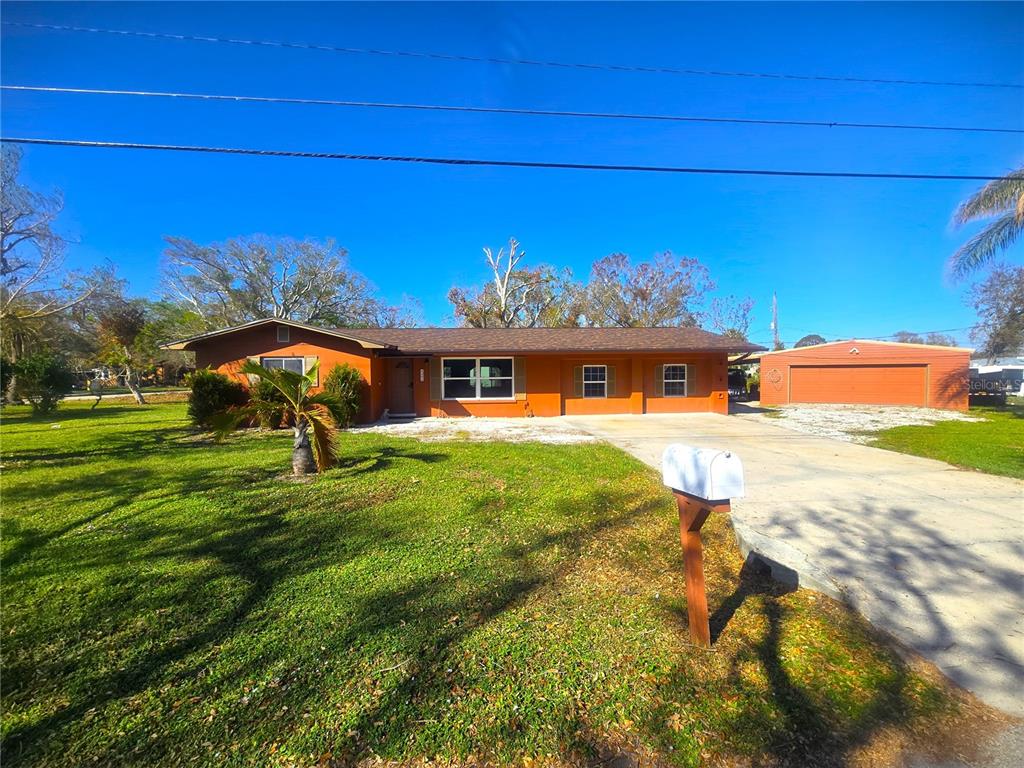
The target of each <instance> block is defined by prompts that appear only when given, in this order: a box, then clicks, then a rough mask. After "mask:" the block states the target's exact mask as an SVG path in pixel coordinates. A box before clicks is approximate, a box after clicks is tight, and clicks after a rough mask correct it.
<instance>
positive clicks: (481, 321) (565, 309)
mask: <svg viewBox="0 0 1024 768" xmlns="http://www.w3.org/2000/svg"><path fill="white" fill-rule="evenodd" d="M484 256H485V257H486V260H487V266H488V267H489V269H490V271H491V278H490V280H489V281H488V282H487V283H486V284H485V285H484V287H483V288H460V287H457V286H456V287H453V288H452V289H451V290H450V291H448V301H450V302H451V304H452V308H453V311H454V313H455V317H456V318H457V319H458V320H459V321H460V322H461V323H462V324H463V325H468V326H471V327H474V328H535V327H545V326H546V327H562V326H572V325H576V324H577V321H578V315H579V313H578V309H577V291H576V289H575V285H574V283H573V281H572V273H571V272H570V271H568V270H565V271H564V272H562V273H561V274H559V273H557V272H556V271H555V269H554V268H553V267H549V266H547V265H540V266H537V267H527V266H525V265H524V264H523V258H524V257H525V256H526V251H524V250H522V249H521V248H520V247H519V241H518V240H516V239H515V238H509V241H508V250H507V251H506V249H505V248H500V249H498V252H497V253H494V251H493V250H492V249H491V248H484Z"/></svg>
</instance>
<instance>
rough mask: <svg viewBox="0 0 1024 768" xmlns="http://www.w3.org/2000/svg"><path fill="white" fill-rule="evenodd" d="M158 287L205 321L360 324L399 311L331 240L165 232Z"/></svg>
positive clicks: (211, 325)
mask: <svg viewBox="0 0 1024 768" xmlns="http://www.w3.org/2000/svg"><path fill="white" fill-rule="evenodd" d="M166 240H167V244H168V247H167V249H166V250H165V251H164V269H163V292H164V295H165V297H166V298H167V299H169V300H172V301H177V302H183V303H184V304H185V305H186V306H187V307H188V308H189V309H190V310H191V311H192V312H194V313H195V314H196V315H197V316H198V317H199V318H201V320H202V322H203V324H204V325H205V326H206V327H207V328H217V327H224V326H231V325H240V324H242V323H245V322H249V321H251V320H257V319H260V318H264V317H280V318H288V319H290V320H298V321H299V322H304V323H311V324H314V325H325V326H336V327H343V326H348V327H358V326H363V327H366V326H375V325H379V324H380V323H381V322H382V320H383V321H385V322H388V321H389V320H390V319H391V318H399V317H400V316H401V311H400V310H399V309H398V308H393V307H388V306H387V305H386V304H384V303H383V302H381V301H380V300H379V299H377V298H376V297H375V296H374V295H373V287H372V286H371V285H370V283H369V281H368V280H367V279H366V278H365V277H363V276H362V275H361V274H359V273H358V272H356V271H354V270H352V269H351V268H350V267H349V266H348V259H347V256H348V254H347V252H346V251H345V249H344V248H341V247H340V246H338V245H336V244H335V243H334V242H333V241H331V240H327V241H325V242H317V241H314V240H294V239H292V238H268V237H264V236H253V237H242V238H234V239H231V240H228V241H226V242H224V243H214V244H212V245H205V246H204V245H199V244H198V243H194V242H192V241H191V240H187V239H185V238H179V237H168V238H166Z"/></svg>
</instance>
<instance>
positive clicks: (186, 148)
mask: <svg viewBox="0 0 1024 768" xmlns="http://www.w3.org/2000/svg"><path fill="white" fill-rule="evenodd" d="M0 142H7V143H9V144H42V145H47V146H61V147H90V148H102V149H148V150H159V151H167V152H209V153H218V154H226V155H257V156H261V157H301V158H307V159H311V160H368V161H374V162H392V163H423V164H429V165H462V166H490V167H497V168H555V169H563V170H574V171H636V172H643V173H681V174H709V175H721V176H795V177H802V178H839V179H917V180H923V181H996V180H998V179H1000V178H1002V177H1001V176H973V175H959V174H940V173H860V172H853V171H794V170H775V169H761V168H691V167H679V166H664V165H613V164H603V163H558V162H544V161H535V160H481V159H474V158H454V157H419V156H412V155H368V154H351V153H347V152H303V151H299V150H287V149H250V148H245V147H208V146H195V145H182V144H143V143H138V142H127V141H84V140H79V139H40V138H29V137H15V136H3V137H0Z"/></svg>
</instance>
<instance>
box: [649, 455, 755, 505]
mask: <svg viewBox="0 0 1024 768" xmlns="http://www.w3.org/2000/svg"><path fill="white" fill-rule="evenodd" d="M661 474H662V478H663V479H664V482H665V485H667V486H668V487H669V488H672V489H673V490H676V491H682V492H683V493H686V494H689V495H690V496H696V497H698V498H701V499H710V500H715V501H717V500H725V499H738V498H741V497H742V496H743V492H744V485H743V464H742V462H740V458H739V456H737V455H736V454H735V453H731V452H729V451H719V450H716V449H714V448H694V447H692V446H689V445H682V444H681V443H673V444H672V445H670V446H668V447H667V448H666V449H665V452H664V453H663V454H662V457H661Z"/></svg>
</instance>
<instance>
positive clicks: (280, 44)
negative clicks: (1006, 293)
mask: <svg viewBox="0 0 1024 768" xmlns="http://www.w3.org/2000/svg"><path fill="white" fill-rule="evenodd" d="M3 24H4V25H5V26H10V27H26V28H31V29H47V30H51V31H55V32H88V33H93V34H104V35H123V36H126V37H148V38H155V39H159V40H179V41H181V40H184V41H189V42H198V43H227V44H230V45H252V46H268V47H272V48H298V49H302V50H310V51H326V52H329V53H357V54H367V55H372V56H404V57H407V58H416V59H438V60H442V61H463V62H477V63H485V64H522V65H527V66H535V67H559V68H562V69H589V70H598V71H606V72H646V73H655V74H663V75H699V76H706V77H746V78H763V79H767V80H803V81H823V82H833V83H876V84H881V85H929V86H953V87H958V88H1022V89H1024V85H1021V84H1020V83H993V82H969V81H968V82H964V81H958V80H910V79H890V78H880V77H852V76H845V75H798V74H789V73H780V72H733V71H726V70H715V69H683V68H678V67H654V66H636V65H624V64H585V63H579V62H566V61H545V60H542V59H512V58H501V57H496V56H468V55H463V54H451V53H431V52H423V51H394V50H386V49H381V48H353V47H348V46H337V45H322V44H317V43H301V42H292V41H286V40H246V39H240V38H233V37H212V36H206V35H179V34H172V33H169V32H143V31H141V30H135V29H102V28H97V27H76V26H70V25H65V24H35V23H30V22H24V21H4V22H3Z"/></svg>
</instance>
